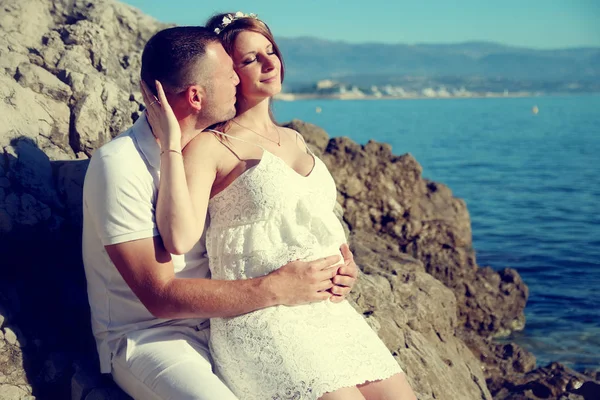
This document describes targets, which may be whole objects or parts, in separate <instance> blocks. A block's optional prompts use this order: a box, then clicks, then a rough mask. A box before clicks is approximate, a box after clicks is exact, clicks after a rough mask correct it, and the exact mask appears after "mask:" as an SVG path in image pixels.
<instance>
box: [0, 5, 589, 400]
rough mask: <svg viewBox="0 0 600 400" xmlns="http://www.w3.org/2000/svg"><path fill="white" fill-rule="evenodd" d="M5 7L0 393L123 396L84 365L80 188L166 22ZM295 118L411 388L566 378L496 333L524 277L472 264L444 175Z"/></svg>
mask: <svg viewBox="0 0 600 400" xmlns="http://www.w3.org/2000/svg"><path fill="white" fill-rule="evenodd" d="M0 6H1V8H2V10H3V12H2V14H0V32H2V35H0V99H1V100H3V101H0V147H1V148H2V152H1V153H0V252H1V254H2V263H1V264H0V328H1V330H0V399H19V398H28V397H29V398H32V397H31V396H36V397H37V398H43V399H55V398H68V397H69V396H71V395H73V397H74V398H81V399H83V398H87V399H92V398H94V399H99V398H117V396H119V395H118V391H117V390H115V388H114V387H110V383H109V382H108V381H107V380H106V379H105V378H100V377H94V376H90V371H94V370H95V369H97V365H96V363H97V360H96V359H95V352H94V345H93V340H92V336H91V331H90V327H89V310H88V305H87V297H86V292H85V290H86V289H85V278H84V275H83V268H82V265H81V253H80V241H81V237H80V232H81V188H82V182H83V177H84V174H85V170H86V167H87V160H86V159H87V158H88V157H89V156H91V155H92V153H93V151H94V149H96V148H97V147H99V146H100V145H101V144H103V143H105V142H106V141H108V140H110V139H111V137H113V136H115V135H116V134H117V133H118V132H120V131H122V130H123V129H125V128H126V127H128V126H130V125H131V124H132V123H133V122H134V121H135V119H137V117H138V116H139V113H140V110H141V109H142V105H141V104H140V101H141V96H140V95H139V92H138V89H137V81H138V74H139V66H140V53H141V49H142V47H143V44H144V43H145V41H146V40H147V39H148V38H149V37H150V36H151V35H152V34H153V33H154V32H156V31H157V30H159V29H161V28H163V27H164V25H163V24H160V23H158V22H156V21H155V20H153V19H151V18H149V17H147V16H144V15H143V14H141V13H140V12H139V11H137V10H135V9H133V8H131V7H129V6H126V5H123V4H120V3H116V2H113V1H108V0H105V1H96V2H87V1H80V0H55V1H53V2H48V1H43V0H22V1H20V2H15V1H12V0H0ZM292 125H293V126H294V127H296V128H297V129H298V130H299V131H301V132H302V133H303V134H304V135H305V136H306V138H307V140H308V141H309V142H310V143H311V145H312V146H314V148H315V150H316V151H318V152H320V154H321V155H322V157H323V159H324V160H325V162H326V163H327V165H328V166H329V167H330V169H331V171H332V173H333V175H334V177H335V179H336V181H337V183H338V186H339V199H340V203H341V205H342V206H343V208H344V211H345V214H344V218H345V222H346V224H347V226H348V228H349V230H350V233H351V242H352V246H353V249H354V251H355V256H356V259H357V261H358V263H359V264H360V266H361V268H362V270H363V274H362V276H361V279H360V280H359V283H358V284H357V285H356V288H355V290H354V291H353V294H352V298H353V300H354V302H355V304H356V307H357V309H358V310H359V311H360V312H362V313H363V314H364V315H365V317H366V318H367V319H368V321H369V322H370V323H371V325H372V326H373V327H374V328H375V329H377V330H378V332H379V335H380V336H381V337H382V339H383V340H384V341H385V343H386V344H387V345H388V347H389V348H390V350H391V351H392V352H393V354H394V356H395V357H396V358H397V360H398V362H399V363H400V364H401V366H402V367H403V368H404V369H405V371H406V372H407V374H408V377H409V380H410V382H411V383H412V385H413V387H414V388H415V391H416V392H417V393H418V396H419V399H482V398H483V399H488V398H490V397H491V396H490V392H489V390H488V387H487V386H486V379H487V382H488V384H490V387H491V388H492V389H493V392H494V393H497V394H498V396H499V398H509V396H511V395H512V394H511V393H515V395H519V396H521V395H522V394H523V393H525V394H523V396H529V397H519V398H537V397H531V396H534V394H536V393H537V394H540V393H542V392H540V390H542V389H540V390H537V391H534V390H533V389H531V390H530V389H528V388H531V387H533V386H535V385H536V383H535V382H537V381H540V382H542V383H540V384H541V385H545V383H544V382H552V381H556V379H555V378H552V379H550V378H548V376H553V377H556V376H557V374H559V372H557V371H560V374H563V375H561V376H569V375H568V374H570V373H571V372H570V371H568V370H565V369H561V368H562V367H555V368H554V369H551V370H550V372H548V371H542V370H540V371H541V372H538V375H535V374H532V373H529V374H528V375H523V374H524V373H527V372H529V371H530V370H531V369H532V368H533V367H534V362H533V359H532V357H531V356H530V355H528V353H527V352H525V351H523V350H521V349H518V348H517V347H516V346H514V345H499V344H495V343H493V342H492V341H491V340H490V337H491V336H493V335H495V334H498V333H503V332H506V331H508V330H511V329H515V328H519V327H522V325H523V308H524V305H525V301H526V298H527V289H526V287H525V285H524V284H523V283H522V281H521V280H520V277H519V275H518V274H517V273H516V272H515V271H513V270H505V271H502V272H500V273H498V272H496V271H493V270H491V269H489V268H479V267H478V266H477V265H476V261H475V256H474V252H473V250H472V248H471V244H472V243H471V232H470V223H469V216H468V213H467V210H466V207H465V205H464V203H463V202H462V201H460V200H459V199H455V198H454V197H453V196H452V194H451V192H450V190H449V189H448V188H446V187H445V186H443V185H441V184H438V183H434V182H429V181H426V180H424V179H422V177H421V168H420V166H419V165H418V163H417V162H416V161H415V160H414V159H413V158H412V157H411V156H410V155H405V156H400V157H398V156H394V155H393V154H392V152H391V149H390V148H389V146H387V145H384V144H378V143H375V142H372V143H369V144H368V145H366V146H360V145H358V144H356V143H353V142H352V141H350V140H348V139H344V138H337V139H331V140H330V139H329V137H328V136H327V134H326V133H324V132H323V131H322V130H319V129H318V128H316V127H313V126H309V125H306V124H303V123H301V122H297V121H295V122H293V123H292ZM481 361H483V363H482V362H481ZM573 374H574V373H573ZM74 375H75V377H76V379H75V380H74V385H73V386H72V385H71V382H72V377H73V376H74ZM573 376H574V377H575V375H573ZM576 377H577V379H580V380H581V382H583V383H581V384H579V383H573V384H572V385H571V386H569V385H568V384H565V385H563V386H564V387H563V386H560V388H559V389H557V390H556V391H555V392H556V393H566V392H567V391H569V390H571V389H573V388H575V386H577V388H576V390H581V389H582V388H583V387H585V388H589V389H590V390H593V389H594V388H595V386H593V385H596V384H597V383H596V381H595V380H594V379H591V378H590V379H587V378H582V377H581V376H579V375H577V376H576ZM536 379H537V381H536ZM544 379H545V381H544ZM586 379H587V380H586ZM532 382H533V383H532ZM561 382H562V381H561ZM569 382H570V381H569ZM578 382H579V381H578ZM532 385H533V386H532ZM586 385H587V386H586ZM94 386H96V388H94ZM546 386H547V385H546ZM536 387H537V386H536ZM552 390H554V389H552ZM573 390H575V389H573ZM586 390H587V389H586ZM571 392H572V393H579V394H578V395H582V396H584V395H583V394H581V392H573V391H572V390H571ZM544 393H545V392H544ZM530 394H531V396H530ZM111 396H112V397H111ZM515 398H516V397H515Z"/></svg>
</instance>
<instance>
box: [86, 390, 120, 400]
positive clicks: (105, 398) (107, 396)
mask: <svg viewBox="0 0 600 400" xmlns="http://www.w3.org/2000/svg"><path fill="white" fill-rule="evenodd" d="M85 400H131V397H129V396H127V395H126V394H125V393H124V392H123V391H122V390H119V389H118V388H115V387H113V388H96V389H93V390H92V391H91V392H90V393H89V394H88V395H87V396H86V397H85Z"/></svg>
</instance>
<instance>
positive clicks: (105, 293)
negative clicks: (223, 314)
mask: <svg viewBox="0 0 600 400" xmlns="http://www.w3.org/2000/svg"><path fill="white" fill-rule="evenodd" d="M159 171H160V149H159V147H158V144H157V143H156V140H155V139H154V136H153V135H152V132H151V130H150V126H149V125H148V122H147V120H146V118H145V116H142V117H140V118H139V119H138V120H137V121H136V123H135V124H134V125H133V126H132V127H131V128H130V129H128V130H127V131H125V132H123V133H122V134H120V135H119V136H117V137H116V138H114V139H113V140H112V141H110V142H109V143H107V144H105V145H104V146H102V147H101V148H99V149H98V150H97V151H96V152H95V153H94V155H93V157H92V159H91V161H90V165H89V167H88V170H87V173H86V177H85V181H84V187H83V262H84V266H85V274H86V278H87V289H88V299H89V303H90V309H91V316H92V330H93V332H94V336H95V338H96V345H97V348H98V354H99V356H100V367H101V371H102V372H103V373H109V372H110V371H111V357H112V355H113V354H114V353H115V352H116V350H117V345H118V343H119V340H120V339H121V338H123V337H125V336H126V335H127V334H128V333H130V332H134V331H138V330H140V329H147V328H150V327H155V326H163V325H182V326H192V327H195V326H198V325H199V324H202V323H204V322H205V321H206V319H185V320H165V319H158V318H156V317H154V316H153V315H152V314H151V313H150V312H149V311H148V310H147V309H146V307H144V305H143V304H142V303H141V302H140V301H139V300H138V298H137V296H136V295H135V294H134V293H133V292H132V291H131V289H130V288H129V286H128V285H127V284H126V283H125V281H124V280H123V278H122V277H121V274H120V273H119V271H117V269H116V267H115V266H114V264H113V263H112V261H111V260H110V258H109V256H108V254H107V253H106V250H105V248H104V246H107V245H113V244H118V243H124V242H129V241H133V240H139V239H145V238H151V237H154V236H158V234H159V233H158V228H157V226H156V220H155V207H156V199H157V192H158V183H159V176H160V172H159ZM172 258H173V265H174V268H175V275H176V277H178V278H208V277H209V270H208V258H207V257H206V250H205V245H204V235H203V237H202V239H201V240H200V241H199V242H198V244H197V245H196V246H195V247H194V248H193V249H192V250H191V251H190V252H189V253H187V254H186V255H185V256H177V255H172Z"/></svg>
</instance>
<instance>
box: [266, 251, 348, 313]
mask: <svg viewBox="0 0 600 400" xmlns="http://www.w3.org/2000/svg"><path fill="white" fill-rule="evenodd" d="M340 261H341V260H340V256H339V255H334V256H329V257H325V258H320V259H318V260H314V261H310V262H305V261H292V262H289V263H287V264H286V265H284V266H283V267H281V268H279V269H277V270H275V271H273V272H271V273H270V274H269V275H267V276H266V277H265V278H267V290H269V291H271V293H273V294H274V297H275V299H274V301H275V303H276V304H283V305H288V306H293V305H299V304H307V303H313V302H316V301H323V300H327V299H329V298H331V297H332V294H331V293H330V292H329V289H331V288H332V287H333V286H334V284H333V281H332V280H333V278H334V277H335V276H336V275H337V274H338V270H340V269H342V268H345V266H343V267H340Z"/></svg>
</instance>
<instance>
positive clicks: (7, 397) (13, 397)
mask: <svg viewBox="0 0 600 400" xmlns="http://www.w3.org/2000/svg"><path fill="white" fill-rule="evenodd" d="M28 395H29V393H28V392H27V391H25V390H23V389H21V388H20V387H18V386H13V385H2V384H0V400H22V399H24V398H27V397H30V396H28Z"/></svg>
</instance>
